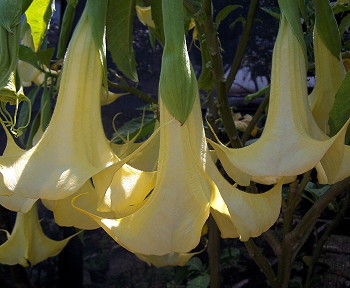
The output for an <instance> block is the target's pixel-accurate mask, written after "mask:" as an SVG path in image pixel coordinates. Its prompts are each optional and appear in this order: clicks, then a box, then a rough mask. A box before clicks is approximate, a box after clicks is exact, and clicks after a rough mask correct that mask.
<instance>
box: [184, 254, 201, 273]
mask: <svg viewBox="0 0 350 288" xmlns="http://www.w3.org/2000/svg"><path fill="white" fill-rule="evenodd" d="M186 266H187V267H188V270H190V271H196V272H204V271H205V270H206V267H205V265H204V264H203V262H202V260H201V259H199V258H198V257H193V258H191V260H190V261H188V262H187V264H186Z"/></svg>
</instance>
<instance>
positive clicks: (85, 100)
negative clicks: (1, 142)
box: [0, 12, 119, 200]
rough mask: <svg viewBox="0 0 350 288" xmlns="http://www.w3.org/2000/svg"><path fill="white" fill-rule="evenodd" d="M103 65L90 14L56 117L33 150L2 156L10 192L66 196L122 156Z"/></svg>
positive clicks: (77, 38)
mask: <svg viewBox="0 0 350 288" xmlns="http://www.w3.org/2000/svg"><path fill="white" fill-rule="evenodd" d="M101 85H102V64H101V61H100V59H99V52H98V49H97V47H96V45H95V41H94V39H93V37H92V29H91V23H90V22H89V20H88V18H87V15H86V13H85V12H84V14H83V16H82V18H81V20H80V22H79V24H78V26H77V28H76V29H75V33H74V35H73V38H72V40H71V43H70V45H69V48H68V52H67V54H66V58H65V63H64V68H63V74H62V79H61V84H60V90H59V95H58V99H57V104H56V108H55V111H54V113H53V116H52V120H51V122H50V124H49V126H48V128H47V129H46V131H45V133H44V135H43V137H42V138H41V139H40V140H39V142H38V143H37V144H36V145H35V146H34V147H33V148H32V149H30V150H28V151H22V153H21V154H14V155H13V154H8V155H6V156H2V157H1V158H0V165H1V166H0V173H1V175H2V176H3V178H4V180H3V181H4V184H5V186H6V187H7V189H8V190H10V191H12V192H15V193H16V194H17V195H20V196H24V197H29V198H44V199H51V200H56V199H61V198H64V197H67V196H69V195H71V194H72V193H74V192H75V191H76V190H77V189H79V188H80V187H81V186H82V185H83V184H84V183H85V182H86V181H87V180H88V179H89V178H90V177H91V176H92V175H94V174H96V173H97V172H99V171H101V170H102V169H104V168H105V167H107V166H109V165H111V164H113V163H114V162H116V161H118V160H119V159H118V158H117V157H116V156H115V154H114V153H113V151H112V150H111V149H110V146H109V143H108V141H107V139H106V137H105V135H104V131H103V127H102V123H101V114H100V93H101Z"/></svg>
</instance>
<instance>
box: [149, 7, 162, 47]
mask: <svg viewBox="0 0 350 288" xmlns="http://www.w3.org/2000/svg"><path fill="white" fill-rule="evenodd" d="M162 3H163V2H162V1H151V11H152V20H153V22H154V24H155V25H156V29H152V30H154V32H153V33H154V34H155V36H156V37H157V39H158V41H159V43H160V44H161V45H162V46H164V27H163V9H162Z"/></svg>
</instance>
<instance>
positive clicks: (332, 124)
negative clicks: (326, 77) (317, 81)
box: [329, 72, 350, 143]
mask: <svg viewBox="0 0 350 288" xmlns="http://www.w3.org/2000/svg"><path fill="white" fill-rule="evenodd" d="M349 91H350V72H348V73H346V76H345V78H344V80H343V82H342V83H341V85H340V87H339V89H338V92H337V94H336V95H335V99H334V105H333V108H332V110H331V112H330V114H329V129H330V135H331V136H333V135H335V134H336V133H337V132H338V131H339V130H340V129H341V127H343V125H344V124H345V122H346V121H347V120H348V119H349V117H350V97H349ZM345 139H346V143H349V140H350V135H349V133H348V134H347V135H346V138H345Z"/></svg>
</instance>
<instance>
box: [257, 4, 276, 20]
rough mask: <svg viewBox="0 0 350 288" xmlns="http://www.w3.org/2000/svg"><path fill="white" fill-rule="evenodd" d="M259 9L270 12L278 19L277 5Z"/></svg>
mask: <svg viewBox="0 0 350 288" xmlns="http://www.w3.org/2000/svg"><path fill="white" fill-rule="evenodd" d="M260 9H261V10H263V11H264V12H266V13H268V14H270V15H271V16H272V17H275V18H276V19H278V20H279V19H280V16H281V11H280V9H278V8H277V7H261V8H260Z"/></svg>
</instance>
